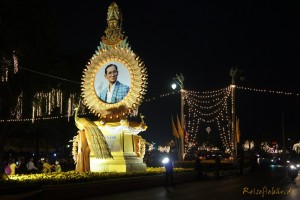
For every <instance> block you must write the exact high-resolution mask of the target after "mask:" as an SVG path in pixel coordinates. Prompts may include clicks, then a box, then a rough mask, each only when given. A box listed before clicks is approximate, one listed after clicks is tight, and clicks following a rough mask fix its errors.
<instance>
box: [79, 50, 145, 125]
mask: <svg viewBox="0 0 300 200" xmlns="http://www.w3.org/2000/svg"><path fill="white" fill-rule="evenodd" d="M112 61H115V62H120V63H122V64H124V66H126V67H127V69H128V71H129V73H130V78H131V85H130V90H129V92H128V93H127V95H126V96H125V97H124V99H122V100H121V101H119V102H117V103H114V104H110V103H105V102H103V101H101V100H100V99H99V97H98V96H97V94H96V91H95V88H94V82H95V78H96V75H97V72H98V71H99V70H100V68H101V67H102V66H103V65H104V64H106V63H108V62H112ZM147 84H148V83H147V71H146V68H145V65H144V63H143V62H142V61H141V59H140V58H139V57H138V56H137V55H136V54H135V53H134V52H133V51H131V50H130V49H128V48H122V47H114V48H109V49H99V51H97V52H96V54H94V56H93V57H92V58H91V59H90V61H89V62H88V63H87V65H86V68H85V69H84V71H83V76H82V85H81V87H82V93H81V95H82V97H83V103H84V104H85V105H86V106H87V107H88V108H89V110H90V111H91V112H92V113H94V114H95V115H97V116H98V117H101V118H108V119H114V118H122V117H126V116H127V114H129V113H132V112H134V110H136V109H137V107H138V106H139V105H140V103H141V102H142V100H143V98H144V95H145V94H146V87H147Z"/></svg>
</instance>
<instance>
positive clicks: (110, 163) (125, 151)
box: [90, 125, 146, 172]
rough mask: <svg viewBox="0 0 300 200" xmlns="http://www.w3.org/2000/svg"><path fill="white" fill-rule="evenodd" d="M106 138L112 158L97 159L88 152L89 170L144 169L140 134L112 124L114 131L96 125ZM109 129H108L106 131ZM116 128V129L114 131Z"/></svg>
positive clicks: (130, 170)
mask: <svg viewBox="0 0 300 200" xmlns="http://www.w3.org/2000/svg"><path fill="white" fill-rule="evenodd" d="M98 127H99V129H100V130H101V131H102V133H103V135H104V136H105V138H106V141H107V143H108V145H109V148H110V150H111V154H112V156H113V159H97V158H95V157H94V154H93V152H91V154H90V169H91V172H133V171H146V164H145V163H143V155H142V150H141V141H142V140H143V139H142V137H141V136H138V135H136V134H133V133H131V132H130V131H128V127H124V128H123V126H121V125H120V126H114V129H113V130H114V131H112V129H108V128H107V127H105V126H98ZM108 130H110V131H108ZM116 130H117V131H116Z"/></svg>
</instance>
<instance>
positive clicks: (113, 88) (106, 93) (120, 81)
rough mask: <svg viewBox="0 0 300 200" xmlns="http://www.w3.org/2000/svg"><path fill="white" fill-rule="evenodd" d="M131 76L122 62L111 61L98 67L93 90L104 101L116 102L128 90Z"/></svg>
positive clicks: (124, 95) (122, 97)
mask: <svg viewBox="0 0 300 200" xmlns="http://www.w3.org/2000/svg"><path fill="white" fill-rule="evenodd" d="M130 85H131V77H130V73H129V70H128V68H127V67H126V66H125V65H124V63H122V62H118V61H112V62H108V63H105V64H104V65H103V66H101V67H100V69H99V71H98V72H97V73H96V76H95V82H94V87H95V92H96V95H97V97H98V98H99V99H100V100H101V101H103V102H105V103H118V102H120V101H121V100H123V99H124V98H125V97H126V95H127V94H128V92H129V90H130Z"/></svg>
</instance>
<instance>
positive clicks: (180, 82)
mask: <svg viewBox="0 0 300 200" xmlns="http://www.w3.org/2000/svg"><path fill="white" fill-rule="evenodd" d="M173 79H174V80H175V81H176V82H177V84H178V85H179V86H180V100H181V115H180V116H181V117H180V118H181V128H182V129H184V97H185V90H184V84H183V81H184V77H183V75H182V74H180V75H178V74H176V78H173ZM177 84H175V83H173V84H172V88H173V89H176V87H177ZM184 138H185V135H184V131H183V135H181V136H180V154H181V156H180V158H179V159H180V160H183V156H184Z"/></svg>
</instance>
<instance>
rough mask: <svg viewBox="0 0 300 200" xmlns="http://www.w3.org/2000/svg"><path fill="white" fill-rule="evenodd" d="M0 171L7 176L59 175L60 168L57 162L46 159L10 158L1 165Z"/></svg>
mask: <svg viewBox="0 0 300 200" xmlns="http://www.w3.org/2000/svg"><path fill="white" fill-rule="evenodd" d="M1 171H2V172H4V173H5V174H7V175H15V174H36V173H52V172H56V173H60V172H62V171H63V170H62V166H61V164H60V162H59V160H55V161H54V162H53V164H52V162H50V161H49V159H48V158H40V159H38V160H36V162H35V160H34V158H32V157H31V158H29V159H28V160H25V159H22V158H17V159H15V158H10V159H9V160H8V161H5V162H3V163H1Z"/></svg>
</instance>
